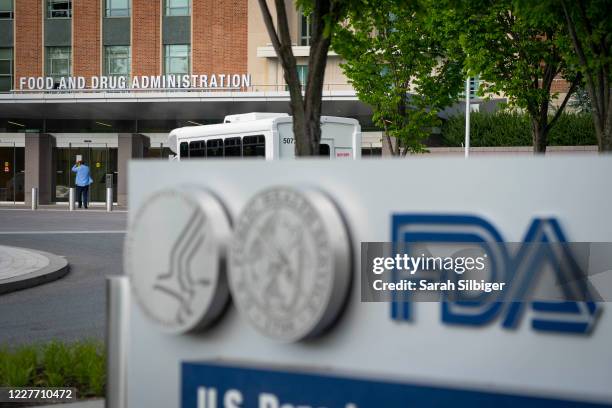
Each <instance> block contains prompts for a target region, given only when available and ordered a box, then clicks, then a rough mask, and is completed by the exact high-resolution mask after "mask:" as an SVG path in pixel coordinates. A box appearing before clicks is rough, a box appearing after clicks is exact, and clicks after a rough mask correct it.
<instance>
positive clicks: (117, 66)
mask: <svg viewBox="0 0 612 408" xmlns="http://www.w3.org/2000/svg"><path fill="white" fill-rule="evenodd" d="M130 65H131V58H130V46H123V45H118V46H117V45H113V46H107V47H104V75H107V76H125V77H129V75H130ZM71 66H72V53H71V49H70V47H47V48H46V64H45V71H46V72H45V74H46V76H49V77H53V78H55V79H56V80H57V81H59V79H60V78H61V77H68V76H70V73H71ZM190 70H191V58H190V46H189V45H188V44H174V45H166V46H164V74H173V75H180V74H189V73H190ZM12 84H13V49H12V48H0V92H6V91H10V90H11V89H12Z"/></svg>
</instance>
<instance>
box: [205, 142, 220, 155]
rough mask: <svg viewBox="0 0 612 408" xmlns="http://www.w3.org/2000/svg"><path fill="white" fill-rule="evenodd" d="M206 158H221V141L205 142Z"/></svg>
mask: <svg viewBox="0 0 612 408" xmlns="http://www.w3.org/2000/svg"><path fill="white" fill-rule="evenodd" d="M206 155H207V156H208V157H223V139H213V140H209V141H208V142H206Z"/></svg>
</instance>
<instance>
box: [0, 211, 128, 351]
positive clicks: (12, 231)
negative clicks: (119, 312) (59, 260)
mask: <svg viewBox="0 0 612 408" xmlns="http://www.w3.org/2000/svg"><path fill="white" fill-rule="evenodd" d="M126 219H127V214H126V213H125V212H114V213H110V214H109V213H105V212H102V211H89V210H88V211H77V212H72V213H70V212H68V211H45V210H42V211H37V212H33V211H29V210H19V209H8V208H0V244H4V245H13V246H18V247H24V248H32V249H38V250H42V251H48V252H51V253H54V254H56V255H60V256H65V257H66V259H67V260H68V262H69V264H70V273H69V274H68V275H66V276H65V277H64V278H62V279H60V280H58V281H54V282H51V283H47V284H44V285H41V286H37V287H34V288H30V289H25V290H22V291H18V292H13V293H8V294H5V295H1V296H0V347H1V346H2V345H15V344H24V343H33V342H39V341H47V340H51V339H61V340H77V339H84V338H99V339H103V338H104V330H105V319H106V316H105V313H106V292H105V277H106V276H108V275H115V274H121V273H122V267H121V262H122V260H121V259H122V252H123V238H124V231H125V229H126Z"/></svg>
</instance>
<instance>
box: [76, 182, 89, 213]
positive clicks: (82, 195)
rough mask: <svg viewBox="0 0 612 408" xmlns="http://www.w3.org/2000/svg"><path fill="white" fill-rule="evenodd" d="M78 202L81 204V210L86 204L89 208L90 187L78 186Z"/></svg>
mask: <svg viewBox="0 0 612 408" xmlns="http://www.w3.org/2000/svg"><path fill="white" fill-rule="evenodd" d="M76 194H77V200H78V202H79V208H81V207H82V206H83V204H85V208H87V198H88V196H89V186H83V187H82V186H76Z"/></svg>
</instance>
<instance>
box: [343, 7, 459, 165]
mask: <svg viewBox="0 0 612 408" xmlns="http://www.w3.org/2000/svg"><path fill="white" fill-rule="evenodd" d="M428 3H430V4H424V2H417V1H410V2H407V1H401V0H372V1H370V2H369V4H368V7H364V8H361V9H353V10H350V11H349V13H348V16H347V17H348V18H347V21H346V22H345V24H343V26H342V27H341V28H339V29H338V31H337V33H336V36H335V37H334V40H333V48H334V51H336V52H337V53H338V54H339V55H340V56H342V58H343V59H344V61H345V62H344V63H343V64H342V65H341V66H342V69H343V71H344V73H345V75H346V76H347V77H348V79H349V81H350V82H351V84H352V86H353V88H354V89H355V91H356V92H357V95H358V97H359V99H360V100H361V101H363V102H365V103H368V104H369V105H371V106H372V108H373V111H374V114H373V121H374V122H375V123H376V124H377V125H378V126H380V127H381V128H383V129H384V141H385V144H386V145H387V148H388V150H389V151H390V152H391V153H392V154H393V155H402V156H403V155H405V154H406V153H407V152H409V151H412V152H419V151H422V150H423V145H422V140H423V139H425V138H427V137H428V136H429V135H430V134H431V128H432V127H434V126H436V125H438V124H439V118H438V113H439V111H440V110H441V109H443V108H444V107H447V106H449V105H451V104H452V102H453V101H455V100H457V95H458V94H459V92H460V91H461V88H462V83H463V79H462V74H461V70H462V63H463V60H462V58H461V54H460V53H457V54H455V55H454V56H453V57H454V58H448V57H449V55H448V51H449V50H448V49H447V48H445V46H444V45H445V44H444V39H445V38H444V34H448V32H444V31H442V30H440V29H439V27H437V26H434V24H432V16H433V15H434V14H433V13H432V8H433V6H434V5H435V3H434V2H428ZM425 6H429V7H425ZM392 138H395V139H396V140H397V142H396V143H395V144H393V143H392Z"/></svg>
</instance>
